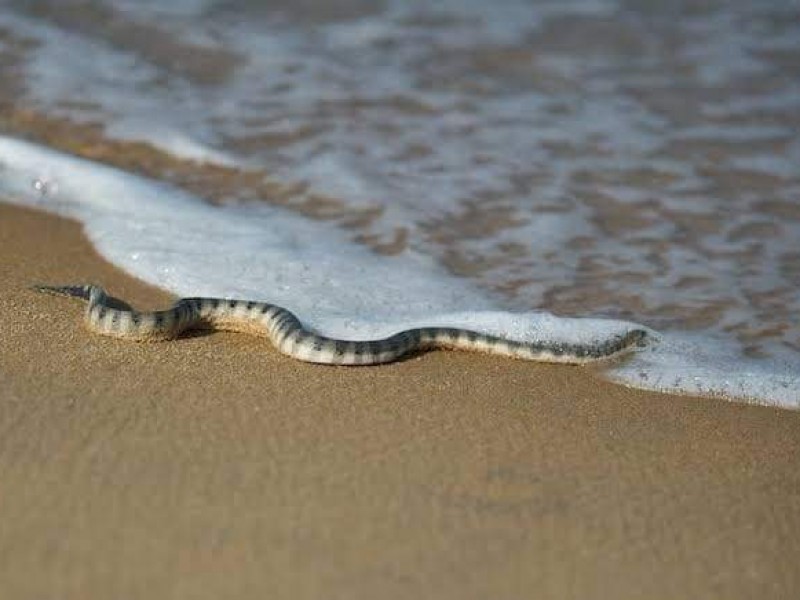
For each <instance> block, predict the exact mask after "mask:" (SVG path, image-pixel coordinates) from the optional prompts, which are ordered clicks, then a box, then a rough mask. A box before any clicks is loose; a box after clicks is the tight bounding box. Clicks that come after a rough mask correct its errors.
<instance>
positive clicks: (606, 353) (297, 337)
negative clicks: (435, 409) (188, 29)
mask: <svg viewBox="0 0 800 600" xmlns="http://www.w3.org/2000/svg"><path fill="white" fill-rule="evenodd" d="M34 289H35V290H36V291H39V292H43V293H47V294H53V295H58V296H68V297H72V298H78V299H81V300H84V301H87V302H88V304H87V307H86V313H85V322H86V325H87V326H88V328H89V329H90V330H92V331H94V332H96V333H99V334H102V335H107V336H113V337H118V338H124V339H127V340H137V341H159V340H169V339H174V338H176V337H178V336H180V335H181V334H182V333H183V332H185V331H188V330H193V329H217V330H227V331H244V332H248V333H256V334H260V335H266V336H267V337H269V339H270V340H271V341H272V343H273V344H274V345H275V347H276V348H277V349H278V351H280V352H281V353H283V354H286V355H288V356H291V357H293V358H296V359H298V360H302V361H306V362H312V363H322V364H329V365H377V364H381V363H387V362H392V361H395V360H397V359H399V358H401V357H402V356H404V355H407V354H409V353H412V352H417V351H422V350H427V349H432V348H453V349H462V350H477V351H482V352H488V353H491V354H499V355H503V356H510V357H514V358H521V359H526V360H535V361H544V362H555V363H566V364H584V363H588V362H592V361H596V360H601V359H606V358H609V357H612V356H615V355H617V354H620V353H622V352H624V351H627V350H630V349H631V348H633V347H634V346H636V345H637V344H640V343H641V342H642V340H643V339H644V338H645V336H646V332H645V331H644V330H642V329H632V330H630V331H628V332H627V333H624V334H620V335H615V336H612V337H609V338H608V339H606V340H604V341H600V342H597V343H594V344H567V343H559V342H552V341H542V342H518V341H512V340H506V339H503V338H500V337H496V336H492V335H487V334H483V333H476V332H474V331H469V330H466V329H456V328H445V327H424V328H418V329H408V330H406V331H401V332H399V333H396V334H394V335H392V336H390V337H387V338H384V339H380V340H365V341H349V340H338V339H334V338H329V337H325V336H323V335H319V334H317V333H315V332H313V331H311V330H310V329H308V328H306V327H305V326H303V324H302V323H301V322H300V320H299V319H298V318H297V317H296V316H295V315H294V314H293V313H291V312H290V311H288V310H287V309H285V308H282V307H280V306H276V305H274V304H268V303H265V302H252V301H246V300H229V299H222V298H182V299H181V300H178V301H177V302H176V303H175V304H173V306H172V307H171V308H169V309H167V310H160V311H153V312H139V311H136V310H133V309H131V308H129V307H128V306H127V305H125V304H120V303H119V301H116V302H115V301H114V300H115V299H111V298H110V297H109V296H108V295H107V294H106V292H105V290H103V289H102V288H100V287H98V286H95V285H79V286H46V285H42V286H35V287H34Z"/></svg>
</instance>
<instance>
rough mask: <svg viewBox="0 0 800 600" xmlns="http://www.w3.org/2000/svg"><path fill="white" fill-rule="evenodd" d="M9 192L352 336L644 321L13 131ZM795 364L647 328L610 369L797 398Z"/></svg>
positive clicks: (175, 280)
mask: <svg viewBox="0 0 800 600" xmlns="http://www.w3.org/2000/svg"><path fill="white" fill-rule="evenodd" d="M0 194H2V199H3V200H6V201H11V202H14V203H17V204H21V205H25V206H33V207H37V208H41V209H44V210H48V211H51V212H55V213H57V214H60V215H64V216H68V217H72V218H75V219H78V220H80V221H81V222H82V223H83V224H84V229H85V232H86V234H87V236H88V237H89V239H90V240H91V242H92V243H93V244H94V246H95V247H96V248H97V249H98V251H99V252H100V253H101V254H102V255H103V256H105V257H106V258H107V259H108V260H110V261H111V262H113V263H115V264H117V265H118V266H120V267H121V268H123V269H125V270H126V271H128V272H129V273H131V274H132V275H135V276H136V277H139V278H140V279H142V280H144V281H147V282H149V283H152V284H154V285H157V286H160V287H162V288H164V289H167V290H169V291H171V292H173V293H175V294H177V295H183V296H186V295H192V296H222V297H235V298H246V299H253V300H264V301H269V302H273V303H276V304H280V305H282V306H285V307H287V308H289V309H290V310H292V311H294V312H295V313H297V315H298V316H299V317H300V318H301V320H303V321H304V322H305V323H306V324H308V325H309V326H311V327H313V328H314V329H316V330H318V331H319V332H320V333H323V334H326V335H330V336H334V337H339V338H343V339H375V338H378V337H383V336H386V335H389V334H391V333H393V332H396V331H398V330H401V329H406V328H409V327H419V326H450V327H463V328H468V329H471V330H474V331H479V332H485V333H489V334H493V335H499V336H503V337H506V338H509V339H514V340H520V341H531V340H553V341H564V342H568V343H576V342H582V343H587V342H592V341H595V340H598V339H602V338H605V337H607V336H610V335H616V334H620V333H624V332H626V331H628V330H630V329H631V328H634V327H640V326H639V325H637V324H635V323H631V322H626V321H619V320H610V319H594V318H585V319H576V318H562V317H557V316H554V315H552V314H549V313H543V312H525V313H513V312H508V311H504V310H502V309H500V308H499V307H500V305H499V304H498V303H497V301H496V300H495V299H493V298H491V297H489V296H488V295H487V294H486V293H484V292H482V291H480V290H478V289H476V288H475V287H474V286H472V285H470V284H469V283H468V282H467V281H466V280H463V279H460V278H457V277H454V276H453V275H451V274H449V273H448V272H446V271H445V270H444V269H443V268H442V267H440V266H439V265H438V264H437V263H436V262H434V261H433V260H432V259H430V258H428V257H426V256H424V255H421V254H418V253H415V252H413V251H410V250H406V251H405V252H403V253H402V254H401V255H399V256H394V257H384V256H378V255H375V254H373V253H371V252H370V251H368V250H367V249H365V248H363V247H361V246H358V245H355V244H353V243H352V242H350V241H349V240H348V239H347V237H346V236H345V235H344V233H343V232H342V231H340V230H339V229H336V228H335V227H331V226H329V225H328V224H325V223H322V222H316V221H311V220H308V219H305V218H303V217H300V216H297V215H295V214H293V213H289V212H287V211H285V210H282V209H279V208H275V207H272V206H268V205H264V204H252V205H243V206H241V205H240V206H227V207H217V206H212V205H210V204H208V203H205V202H204V201H202V200H201V199H198V198H196V197H194V196H192V195H190V194H188V193H186V192H184V191H182V190H180V189H177V188H175V187H173V186H170V185H167V184H164V183H161V182H156V181H151V180H147V179H144V178H141V177H138V176H135V175H132V174H129V173H125V172H123V171H120V170H117V169H113V168H110V167H107V166H104V165H100V164H97V163H93V162H90V161H87V160H83V159H79V158H75V157H71V156H67V155H64V154H61V153H58V152H56V151H53V150H50V149H47V148H44V147H41V146H37V145H34V144H30V143H27V142H23V141H19V140H15V139H12V138H8V137H0ZM32 283H34V282H32ZM45 283H79V282H45ZM97 283H102V282H97ZM797 372H798V371H797V365H792V364H790V363H788V362H779V361H754V360H747V359H743V358H741V357H739V356H738V355H737V354H735V353H733V352H727V351H725V349H724V346H719V345H718V344H716V343H714V342H713V341H711V340H709V339H708V338H695V339H693V338H692V337H690V336H688V335H682V334H676V333H669V334H666V335H665V334H660V333H657V332H655V331H652V330H651V332H650V336H649V338H648V345H647V347H646V348H644V349H643V350H641V351H639V352H637V353H636V355H635V356H634V357H633V358H631V359H630V360H628V361H626V362H625V363H624V364H622V366H616V367H613V368H612V369H611V370H609V371H608V372H607V374H608V376H609V377H610V379H612V380H613V381H616V382H619V383H622V384H624V385H629V386H634V387H640V388H646V389H654V390H664V391H670V392H677V393H686V394H700V395H718V396H722V397H727V398H731V399H740V400H746V401H751V402H756V403H761V404H769V405H774V406H782V407H787V408H798V407H800V377H798V375H797V374H796V373H797ZM531 393H535V390H531Z"/></svg>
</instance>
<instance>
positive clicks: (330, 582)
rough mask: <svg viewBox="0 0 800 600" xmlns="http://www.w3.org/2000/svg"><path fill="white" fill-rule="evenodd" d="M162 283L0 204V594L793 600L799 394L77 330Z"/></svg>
mask: <svg viewBox="0 0 800 600" xmlns="http://www.w3.org/2000/svg"><path fill="white" fill-rule="evenodd" d="M37 282H41V283H80V282H95V283H98V284H101V285H103V286H104V287H106V288H107V289H108V290H109V291H110V292H111V293H112V294H114V295H117V296H119V297H121V298H124V299H125V300H128V301H130V302H132V303H133V304H135V305H137V304H138V305H140V306H143V307H155V306H159V305H166V304H167V303H169V301H170V300H171V298H170V297H169V295H168V294H166V293H164V292H161V291H159V290H156V289H154V288H152V287H149V286H147V285H145V284H142V283H140V282H138V281H136V280H134V279H132V278H130V277H128V276H126V275H125V274H124V273H122V272H121V271H119V270H118V269H116V268H114V267H113V266H111V265H109V264H108V263H106V262H104V261H103V260H102V259H101V258H99V257H98V255H97V254H96V253H95V252H94V251H93V250H92V248H91V246H90V245H89V243H88V242H87V241H86V240H85V238H84V237H83V236H82V233H81V230H80V227H79V226H78V225H77V224H75V223H73V222H70V221H67V220H63V219H59V218H56V217H52V216H48V215H44V214H40V213H37V212H34V211H30V210H26V209H19V208H12V207H10V206H7V205H0V340H2V341H1V342H0V344H1V345H0V597H2V598H13V599H40V598H58V599H76V600H77V599H81V600H83V599H90V598H103V599H108V598H113V599H117V600H122V599H139V598H176V599H177V598H192V599H202V598H209V599H212V598H213V599H220V598H236V599H242V598H253V599H263V598H287V599H290V598H291V599H307V598H308V599H323V598H324V599H337V598H341V599H348V600H350V599H361V598H364V599H367V598H369V599H373V598H381V599H395V598H396V599H408V598H437V599H458V600H468V599H473V598H474V599H488V598H493V599H510V598H550V599H553V598H556V599H557V598H614V599H616V600H620V599H626V598H650V599H658V598H671V599H674V598H797V597H800V569H799V568H798V557H800V412H790V411H782V410H777V409H771V408H764V407H756V406H745V405H736V404H731V403H727V402H724V401H720V400H708V399H696V398H687V397H673V396H669V395H661V394H655V393H646V392H641V391H636V390H629V389H625V388H622V387H617V386H614V385H611V384H607V383H605V382H603V381H602V380H600V379H599V378H598V377H597V376H596V375H594V374H593V373H592V371H591V370H590V369H585V368H574V367H557V366H547V365H540V364H533V363H526V362H521V361H511V360H507V359H503V358H498V357H489V356H483V355H475V354H467V353H453V352H433V353H429V354H425V355H422V356H418V357H414V358H412V359H410V360H406V361H403V362H400V363H396V364H391V365H387V366H382V367H375V368H361V369H358V368H342V367H339V368H337V367H325V366H316V365H309V364H304V363H300V362H297V361H294V360H291V359H289V358H286V357H283V356H281V355H279V354H277V353H276V352H275V351H274V350H272V348H271V347H270V346H269V344H268V343H267V342H265V340H263V339H259V338H256V337H250V336H246V335H240V334H239V335H237V334H232V333H230V334H229V333H215V334H210V335H201V336H195V337H188V338H185V339H181V340H178V341H174V342H169V343H161V344H136V343H127V342H123V341H118V340H114V339H110V338H103V337H100V336H96V335H92V334H89V333H88V332H87V331H86V330H85V329H84V328H83V326H82V324H81V311H82V306H81V305H80V304H79V303H75V302H70V301H68V300H65V299H61V298H54V297H48V296H43V295H38V294H35V293H33V292H31V291H29V290H28V289H27V288H28V286H29V285H31V284H33V283H37Z"/></svg>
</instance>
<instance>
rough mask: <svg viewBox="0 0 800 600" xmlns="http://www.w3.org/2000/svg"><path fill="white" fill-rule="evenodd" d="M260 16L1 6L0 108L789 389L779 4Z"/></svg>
mask: <svg viewBox="0 0 800 600" xmlns="http://www.w3.org/2000/svg"><path fill="white" fill-rule="evenodd" d="M167 4H168V5H167ZM263 4H264V3H260V2H252V1H251V2H246V1H214V0H205V1H204V0H182V1H177V2H171V3H162V2H154V1H144V2H143V1H137V2H133V1H122V0H117V1H113V2H112V1H104V2H103V1H97V2H91V3H90V2H78V1H66V2H65V1H58V2H56V1H55V0H51V1H29V0H28V1H22V0H11V1H9V2H6V3H4V5H3V8H2V9H0V60H2V61H3V64H4V65H5V67H4V68H3V69H2V70H0V79H2V81H0V83H2V84H3V85H2V87H3V90H4V91H3V100H4V101H5V102H6V104H8V105H9V106H12V107H14V108H15V109H19V108H20V107H24V108H25V109H26V110H32V111H37V112H38V113H40V114H44V115H48V116H52V117H59V118H67V119H69V120H70V121H72V122H75V123H92V124H96V125H98V126H100V127H101V128H102V130H103V131H104V135H105V136H106V137H108V138H117V139H125V140H144V141H148V142H149V143H151V144H153V145H155V146H157V147H159V148H161V149H164V150H166V151H168V152H170V153H173V154H176V155H179V156H182V157H189V158H194V159H197V160H202V161H209V162H211V163H217V164H227V165H235V166H240V167H242V168H247V169H263V170H264V172H265V177H266V178H267V179H269V181H271V182H276V183H278V184H280V186H281V188H280V189H281V190H282V195H281V198H280V200H279V201H278V199H277V198H276V197H274V196H270V194H265V193H264V192H263V190H262V189H261V188H260V187H259V186H257V185H254V184H253V179H252V178H243V179H242V183H241V185H239V186H238V187H236V188H234V189H233V190H229V191H228V192H227V197H226V199H227V200H228V201H229V202H231V203H239V202H241V201H243V200H254V199H255V200H259V201H263V202H266V203H279V204H281V205H282V206H288V207H290V208H292V207H293V208H294V209H295V211H296V212H298V213H301V214H302V215H304V218H305V219H307V218H309V217H317V218H321V219H324V220H325V221H326V224H325V227H327V228H330V229H337V228H338V229H340V231H339V232H338V233H336V234H331V235H336V236H338V237H337V239H338V240H339V242H337V243H338V244H340V247H341V248H342V249H343V250H342V252H344V253H347V252H349V251H350V250H344V249H345V248H348V247H349V244H350V243H351V242H352V243H353V244H355V245H361V246H363V247H364V248H366V249H369V250H370V251H372V252H374V253H375V254H376V255H377V258H376V259H375V260H385V261H387V262H386V263H385V264H386V265H387V266H388V265H391V264H394V263H391V262H390V259H389V258H384V259H381V258H380V257H381V256H395V257H406V258H408V256H411V255H413V256H423V257H429V259H431V260H432V261H433V263H435V264H436V265H438V266H436V268H437V269H441V270H442V272H443V273H444V272H445V271H447V272H449V273H450V274H453V275H457V276H462V277H464V278H466V280H467V281H466V282H464V283H463V285H464V286H465V289H466V288H469V289H470V290H471V291H470V294H473V295H474V297H475V298H476V300H475V303H476V306H475V307H474V308H487V307H502V308H513V309H516V310H530V309H545V310H549V311H553V312H556V313H558V314H561V315H586V316H598V315H604V316H610V317H615V318H621V319H626V320H631V321H636V322H640V323H644V324H646V325H648V326H650V327H653V328H655V329H657V330H659V331H661V332H662V333H663V334H665V335H666V336H667V337H669V336H671V335H674V336H678V337H680V338H681V339H684V338H683V337H681V336H684V333H682V332H687V331H693V332H696V333H697V334H699V336H700V337H699V338H698V339H701V340H705V342H703V343H706V344H711V346H712V347H713V348H716V350H713V351H711V356H712V357H713V356H718V355H720V354H721V353H722V354H726V355H730V356H729V357H728V358H729V359H735V358H737V357H742V356H751V357H756V356H769V357H775V358H777V359H779V360H781V361H784V363H783V364H785V365H788V366H786V367H785V370H784V372H786V373H787V375H792V376H793V375H794V374H796V372H797V371H796V370H795V368H794V366H795V365H797V364H798V361H800V358H799V357H798V354H800V328H799V327H798V324H797V318H796V315H797V314H798V313H800V291H799V290H800V251H799V250H798V245H797V240H800V198H799V197H798V196H799V194H800V170H798V169H797V165H798V164H800V136H798V128H800V117H798V115H800V77H799V76H798V75H800V73H798V71H797V64H798V63H797V56H800V25H798V23H800V9H798V7H797V6H796V4H792V3H786V2H781V1H774V2H769V1H764V2H759V3H750V2H745V1H743V0H740V1H736V2H725V3H723V2H705V3H702V4H700V5H698V4H697V3H688V2H687V3H680V2H679V3H675V2H632V1H631V2H625V1H621V0H620V1H576V2H555V1H554V2H537V3H532V2H525V1H522V0H519V1H515V0H503V1H498V2H493V3H491V5H489V4H488V3H483V2H477V1H474V2H473V1H459V2H455V1H454V0H453V1H450V2H439V3H435V8H432V7H433V6H434V4H433V3H423V2H411V1H403V2H401V1H399V0H398V1H388V0H387V1H386V2H359V1H355V0H353V1H349V2H278V3H270V8H264V7H263ZM164 176H165V177H167V178H169V173H165V174H164ZM301 222H302V219H301V220H298V221H297V223H298V225H296V227H297V228H298V229H297V236H296V237H297V239H302V238H303V236H304V235H307V234H306V233H303V232H302V227H303V226H302V225H299V223H301ZM293 227H295V226H293ZM165 260H167V259H166V258H165ZM370 260H371V259H370ZM426 260H427V259H426ZM164 268H169V265H165V266H164ZM354 268H358V267H357V266H356V265H355V264H354ZM388 268H391V267H390V266H388ZM138 274H139V276H142V277H144V278H145V279H147V278H148V277H147V276H146V275H147V274H146V273H144V274H143V273H138ZM220 275H221V276H223V275H225V274H224V273H223V274H220ZM154 277H156V275H155V274H153V275H152V276H151V277H150V279H152V278H154ZM198 285H200V282H198ZM480 290H483V292H481V291H480ZM389 297H391V295H387V299H388V298H389ZM478 297H480V298H482V300H481V301H480V302H478V300H477V298H478ZM445 304H446V303H445ZM477 304H480V306H477ZM444 308H445V309H450V308H453V307H451V306H449V305H447V304H446V305H445V306H444ZM460 308H463V307H460ZM712 339H713V340H714V341H713V342H710V341H709V340H712ZM677 354H678V355H680V354H683V353H681V352H678V353H677ZM689 354H691V353H689ZM659 356H660V355H659ZM658 360H661V361H662V362H663V361H664V360H665V359H664V358H663V357H661V358H659V359H658ZM697 360H699V361H700V362H702V360H705V359H700V358H697ZM726 360H727V359H726ZM649 377H651V381H652V373H651V374H650V375H649ZM670 377H672V376H670ZM696 377H699V378H700V379H703V378H705V377H712V375H710V374H708V373H705V372H703V373H701V375H696ZM673 379H674V377H673V378H672V379H670V381H672V380H673ZM660 385H662V387H663V386H664V383H663V381H662V383H661V384H660ZM667 387H668V386H667ZM673 387H674V386H673ZM674 389H678V390H683V389H687V386H686V384H685V382H683V383H681V384H679V385H677V387H674ZM691 389H695V390H696V389H697V388H691Z"/></svg>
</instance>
